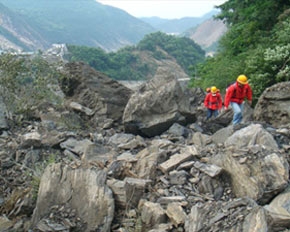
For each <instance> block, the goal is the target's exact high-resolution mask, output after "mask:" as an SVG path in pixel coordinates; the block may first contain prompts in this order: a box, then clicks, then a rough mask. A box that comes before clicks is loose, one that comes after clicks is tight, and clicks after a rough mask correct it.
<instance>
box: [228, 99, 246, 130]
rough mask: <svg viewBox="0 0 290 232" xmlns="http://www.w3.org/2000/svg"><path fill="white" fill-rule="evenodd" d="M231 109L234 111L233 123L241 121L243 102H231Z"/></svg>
mask: <svg viewBox="0 0 290 232" xmlns="http://www.w3.org/2000/svg"><path fill="white" fill-rule="evenodd" d="M231 106H232V109H233V111H234V117H233V125H236V124H239V123H241V121H242V119H243V110H244V104H243V103H241V104H238V103H236V102H231Z"/></svg>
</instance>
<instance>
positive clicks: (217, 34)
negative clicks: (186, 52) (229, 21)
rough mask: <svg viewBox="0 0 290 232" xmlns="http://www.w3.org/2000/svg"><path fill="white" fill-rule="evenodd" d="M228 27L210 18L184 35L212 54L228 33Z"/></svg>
mask: <svg viewBox="0 0 290 232" xmlns="http://www.w3.org/2000/svg"><path fill="white" fill-rule="evenodd" d="M226 31H227V27H226V25H225V24H224V23H223V22H222V21H221V20H215V19H213V18H210V19H208V20H206V21H204V22H203V23H201V24H200V25H198V26H197V27H194V28H191V29H189V30H187V31H186V32H185V33H184V34H183V35H184V36H186V37H189V38H191V39H192V40H194V41H195V42H196V43H197V44H199V45H200V46H201V47H202V48H203V49H204V50H206V51H208V52H212V51H213V50H215V48H213V46H214V45H215V44H216V43H217V41H218V40H219V39H220V38H221V36H222V35H224V33H226Z"/></svg>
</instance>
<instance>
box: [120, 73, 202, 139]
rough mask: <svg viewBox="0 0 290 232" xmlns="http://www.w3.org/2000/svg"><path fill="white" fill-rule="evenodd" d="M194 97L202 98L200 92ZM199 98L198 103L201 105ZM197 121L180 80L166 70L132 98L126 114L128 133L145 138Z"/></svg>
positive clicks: (124, 121) (124, 118) (124, 117)
mask: <svg viewBox="0 0 290 232" xmlns="http://www.w3.org/2000/svg"><path fill="white" fill-rule="evenodd" d="M195 94H196V98H197V99H199V98H198V97H199V95H200V94H199V93H198V91H196V93H195ZM198 94H199V95H198ZM197 99H195V104H198V103H200V102H198V100H197ZM202 100H203V99H201V98H200V101H202ZM197 102H198V103H197ZM195 106H196V105H195ZM195 120H196V110H195V108H194V105H193V104H191V102H190V101H189V98H188V96H186V95H185V93H184V91H183V90H182V88H181V86H180V84H179V82H178V80H177V78H176V77H175V76H174V75H173V74H171V73H168V71H167V70H164V69H158V70H157V73H156V75H155V76H154V78H153V79H152V80H150V81H149V82H148V83H146V85H144V86H143V87H142V88H140V89H139V90H138V91H137V92H135V93H134V94H133V95H132V96H131V98H130V99H129V101H128V104H127V105H126V108H125V111H124V115H123V124H124V128H125V131H126V132H127V133H133V134H139V135H141V136H146V137H153V136H155V135H160V134H162V133H163V132H165V131H166V130H168V129H169V128H170V127H171V126H172V125H173V124H174V123H180V124H181V125H185V124H188V123H192V122H194V121H195Z"/></svg>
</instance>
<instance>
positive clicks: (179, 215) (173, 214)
mask: <svg viewBox="0 0 290 232" xmlns="http://www.w3.org/2000/svg"><path fill="white" fill-rule="evenodd" d="M166 215H167V216H168V217H169V219H170V221H171V222H172V224H173V225H174V226H175V227H177V226H178V225H180V224H182V225H183V224H184V222H185V220H186V217H187V215H186V213H185V212H184V210H183V208H182V206H181V204H180V203H178V202H172V203H169V204H168V205H167V208H166Z"/></svg>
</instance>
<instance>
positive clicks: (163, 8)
mask: <svg viewBox="0 0 290 232" xmlns="http://www.w3.org/2000/svg"><path fill="white" fill-rule="evenodd" d="M97 1H98V2H100V3H102V4H105V5H110V6H114V7H117V8H120V9H122V10H125V11H127V12H128V13H129V14H130V15H133V16H135V17H151V16H158V17H160V18H165V19H174V18H182V17H187V16H189V17H200V16H202V15H204V14H206V13H208V12H209V11H211V10H212V9H214V6H216V5H220V4H222V3H224V2H226V0H97Z"/></svg>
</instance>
